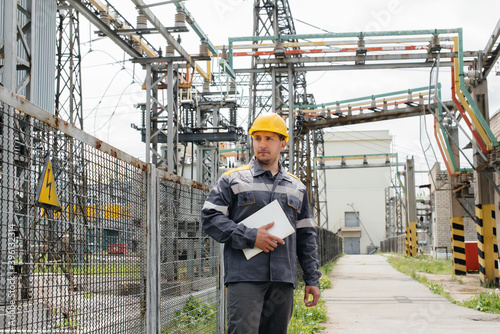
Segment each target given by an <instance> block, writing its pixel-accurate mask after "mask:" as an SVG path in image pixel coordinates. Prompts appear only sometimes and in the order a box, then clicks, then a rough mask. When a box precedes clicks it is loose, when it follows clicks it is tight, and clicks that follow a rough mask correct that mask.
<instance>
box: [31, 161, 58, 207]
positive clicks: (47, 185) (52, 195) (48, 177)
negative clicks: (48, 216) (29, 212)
mask: <svg viewBox="0 0 500 334" xmlns="http://www.w3.org/2000/svg"><path fill="white" fill-rule="evenodd" d="M36 198H37V206H41V207H44V208H47V209H55V210H61V205H60V204H59V199H58V198H57V190H56V183H55V181H54V173H53V171H52V164H51V163H50V159H49V158H48V157H47V160H46V161H45V168H44V169H43V174H42V177H41V178H40V182H39V183H38V190H37V192H36Z"/></svg>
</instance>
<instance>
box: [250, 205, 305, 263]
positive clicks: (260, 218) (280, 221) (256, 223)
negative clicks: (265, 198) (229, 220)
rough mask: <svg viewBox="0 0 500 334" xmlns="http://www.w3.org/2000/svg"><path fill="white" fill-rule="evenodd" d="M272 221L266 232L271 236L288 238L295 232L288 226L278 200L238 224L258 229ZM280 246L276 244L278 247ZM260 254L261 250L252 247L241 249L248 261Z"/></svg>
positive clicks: (288, 222) (288, 223)
mask: <svg viewBox="0 0 500 334" xmlns="http://www.w3.org/2000/svg"><path fill="white" fill-rule="evenodd" d="M273 221H274V225H273V227H271V228H270V229H268V230H267V231H268V232H269V233H271V234H272V235H275V236H277V237H279V238H281V239H284V238H286V237H288V236H289V235H290V234H292V233H294V232H295V229H294V228H293V226H292V225H291V224H290V221H289V220H288V218H287V216H286V215H285V212H283V209H282V208H281V205H280V204H279V203H278V200H274V201H272V202H271V203H269V204H268V205H266V206H265V207H263V208H262V209H260V210H259V211H257V212H255V213H254V214H252V215H251V216H249V217H247V218H245V219H244V220H242V221H241V222H240V224H243V225H245V226H247V227H251V228H259V227H261V226H262V225H266V224H269V223H271V222H273ZM280 245H281V244H278V247H279V246H280ZM260 252H262V249H260V248H257V247H254V248H245V249H243V253H245V257H246V258H247V260H250V259H251V258H252V257H254V256H255V255H257V254H259V253H260Z"/></svg>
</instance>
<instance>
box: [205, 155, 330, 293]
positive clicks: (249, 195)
mask: <svg viewBox="0 0 500 334" xmlns="http://www.w3.org/2000/svg"><path fill="white" fill-rule="evenodd" d="M275 199H277V200H278V201H279V203H280V205H281V207H282V208H283V211H284V212H285V214H286V216H287V217H288V220H289V221H290V223H291V225H292V226H293V227H294V229H295V233H293V234H291V235H290V236H288V237H286V238H285V239H284V241H285V245H281V244H278V247H277V248H276V249H275V250H274V251H272V252H269V253H265V252H261V253H260V254H258V255H256V256H254V257H253V258H251V259H250V260H247V259H246V258H245V256H244V254H243V251H242V249H244V248H253V247H254V244H255V239H256V237H257V229H255V228H247V227H246V226H244V225H242V224H238V223H239V222H240V221H242V220H243V219H245V218H246V217H248V216H250V215H251V214H253V213H254V212H256V211H258V210H259V209H261V208H263V207H264V206H266V205H267V204H269V203H271V202H272V201H273V200H275ZM201 221H202V225H203V230H204V231H205V232H206V233H207V234H208V235H210V236H211V237H212V238H214V239H215V240H216V241H218V242H221V243H224V244H225V246H224V270H225V275H224V280H225V283H226V284H228V283H231V282H263V281H266V282H267V281H273V282H288V283H292V284H294V285H295V280H296V272H297V260H296V259H297V256H298V258H299V262H300V265H301V267H302V270H303V278H304V281H305V283H306V285H313V286H317V285H318V280H319V278H320V277H321V273H320V271H319V270H318V266H319V259H318V254H317V239H316V228H315V226H314V220H313V217H312V213H311V208H310V206H309V200H308V198H307V190H306V187H305V186H304V184H303V183H302V182H300V181H299V180H298V179H297V178H296V177H295V176H293V175H292V174H289V173H287V172H286V170H285V169H284V168H283V167H282V166H281V164H280V170H279V172H278V174H276V176H275V177H273V176H272V174H271V172H270V171H268V170H266V169H264V168H262V167H261V166H260V164H259V163H258V162H257V161H256V160H255V157H254V158H253V159H252V160H251V161H250V163H249V164H248V165H245V166H242V167H239V168H236V169H233V170H230V171H228V172H226V173H224V174H223V175H222V176H221V177H220V179H219V180H218V181H217V184H216V185H215V186H214V187H213V189H212V190H211V191H210V194H209V195H208V198H207V200H206V201H205V204H204V206H203V209H202V212H201ZM270 222H271V221H269V222H266V224H267V223H270Z"/></svg>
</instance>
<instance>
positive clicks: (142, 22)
mask: <svg viewBox="0 0 500 334" xmlns="http://www.w3.org/2000/svg"><path fill="white" fill-rule="evenodd" d="M147 27H148V18H147V17H146V15H144V14H139V15H137V29H147Z"/></svg>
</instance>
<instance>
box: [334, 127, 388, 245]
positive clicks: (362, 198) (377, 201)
mask: <svg viewBox="0 0 500 334" xmlns="http://www.w3.org/2000/svg"><path fill="white" fill-rule="evenodd" d="M324 139H325V154H326V155H327V156H338V155H364V154H379V153H390V151H391V150H390V145H391V141H392V137H391V136H390V135H389V131H356V132H333V133H332V132H325V134H324ZM384 161H385V159H376V160H374V159H371V160H368V163H369V164H375V163H383V162H384ZM362 162H363V160H362V159H361V160H346V164H347V165H358V166H359V165H362ZM327 164H328V165H330V164H332V165H340V162H339V161H337V162H335V163H327ZM326 180H327V181H326V182H327V183H326V184H327V201H328V220H329V226H330V230H332V231H333V232H337V231H339V230H340V231H342V234H343V235H344V237H357V236H360V252H361V253H362V254H366V253H367V247H368V246H369V245H370V244H371V242H370V239H369V237H368V235H367V233H368V234H369V236H370V237H371V238H372V240H373V243H374V244H375V245H376V246H379V245H380V241H381V240H384V239H385V189H386V188H387V187H389V186H390V184H391V172H390V168H389V167H383V168H366V167H361V168H346V169H331V170H326ZM349 204H354V207H355V209H356V211H357V212H359V215H360V219H361V222H362V224H363V225H364V227H365V228H366V231H365V229H363V227H362V225H361V224H360V227H359V228H346V227H345V213H346V212H353V209H352V207H351V206H349Z"/></svg>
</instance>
